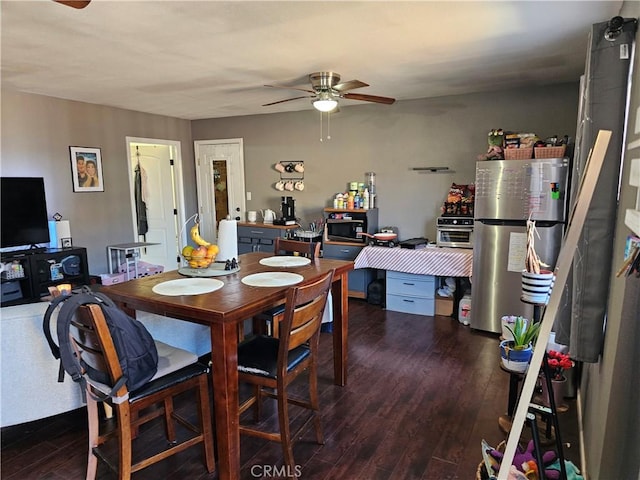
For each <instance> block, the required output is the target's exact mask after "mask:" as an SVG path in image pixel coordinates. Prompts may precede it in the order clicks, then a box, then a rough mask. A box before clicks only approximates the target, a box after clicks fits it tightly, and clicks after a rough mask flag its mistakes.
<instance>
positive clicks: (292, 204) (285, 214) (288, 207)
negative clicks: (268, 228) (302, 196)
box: [273, 197, 297, 225]
mask: <svg viewBox="0 0 640 480" xmlns="http://www.w3.org/2000/svg"><path fill="white" fill-rule="evenodd" d="M281 198H282V203H281V205H280V211H281V212H282V215H281V217H280V218H278V219H276V220H275V221H274V222H273V223H274V224H275V225H295V224H296V223H297V222H296V201H295V200H294V198H293V197H281Z"/></svg>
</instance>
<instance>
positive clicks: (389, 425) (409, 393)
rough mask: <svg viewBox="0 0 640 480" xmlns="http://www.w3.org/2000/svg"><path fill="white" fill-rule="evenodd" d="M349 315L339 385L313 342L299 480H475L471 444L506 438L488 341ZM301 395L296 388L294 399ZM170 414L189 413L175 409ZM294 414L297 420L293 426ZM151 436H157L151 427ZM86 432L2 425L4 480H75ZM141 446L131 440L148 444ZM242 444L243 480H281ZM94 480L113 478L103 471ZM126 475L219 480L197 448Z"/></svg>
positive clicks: (276, 455) (439, 323)
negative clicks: (315, 381) (313, 379)
mask: <svg viewBox="0 0 640 480" xmlns="http://www.w3.org/2000/svg"><path fill="white" fill-rule="evenodd" d="M350 318H351V321H350V333H349V378H348V384H347V386H346V387H338V386H335V385H333V381H332V378H333V368H332V362H331V352H332V349H331V340H332V339H331V335H330V334H328V333H323V334H322V335H321V344H322V346H323V347H324V348H323V349H322V350H323V351H322V358H321V362H320V372H319V376H320V378H319V388H320V403H321V408H322V421H323V427H324V434H325V445H323V446H321V445H318V444H316V443H315V436H314V434H313V431H312V430H310V431H307V433H305V434H304V435H303V437H302V438H301V439H300V440H298V441H297V442H296V444H295V445H294V457H295V459H296V464H297V465H299V467H300V471H301V478H304V479H313V480H321V479H322V480H329V479H331V480H339V479H354V480H355V479H362V480H365V479H366V480H391V479H393V480H397V479H422V480H441V479H474V478H475V477H476V469H477V467H478V463H479V462H480V459H481V454H480V441H481V440H482V439H483V438H484V439H486V440H487V441H488V442H489V443H490V444H492V445H497V444H498V443H499V442H500V441H502V440H504V439H505V436H504V434H503V433H502V432H501V431H500V429H499V428H498V417H499V416H500V415H502V414H504V413H505V412H506V408H507V393H508V383H509V376H508V375H507V374H506V373H505V372H504V371H502V370H501V369H500V368H499V353H498V338H497V336H494V335H490V334H485V333H481V332H478V331H474V330H471V329H470V328H469V327H465V326H463V325H461V324H460V323H458V322H457V321H456V320H454V319H452V318H449V317H422V316H416V315H406V314H401V313H396V312H388V311H386V310H383V309H381V308H380V307H379V306H372V305H368V304H367V303H366V302H364V301H362V300H353V299H352V300H350ZM303 379H304V378H303ZM67 381H69V380H67ZM301 388H302V387H301V386H300V383H299V382H297V383H296V384H294V385H293V386H292V391H293V392H295V391H297V390H300V389H301ZM567 403H568V404H569V410H568V412H566V413H562V414H561V415H560V421H561V434H562V439H563V441H564V442H565V443H569V444H570V447H569V448H567V447H565V456H566V457H567V458H568V459H570V460H572V461H573V462H574V463H575V464H576V465H578V466H579V465H580V463H579V446H578V441H577V440H578V436H577V422H576V416H575V402H574V401H573V400H568V401H567ZM183 404H184V405H183ZM178 406H179V408H181V409H184V408H186V407H187V405H186V402H184V401H182V402H180V401H179V402H178ZM265 407H266V408H265V409H264V413H265V417H264V420H263V423H264V424H265V425H266V426H273V425H275V416H274V413H275V411H274V408H273V406H272V405H271V402H270V401H267V403H266V404H265ZM292 408H293V409H294V410H292V415H294V419H293V422H294V423H295V422H296V421H298V420H300V419H299V418H297V417H295V415H296V414H297V410H295V408H296V407H292ZM248 413H249V412H247V414H248ZM153 428H155V429H157V432H156V433H159V432H160V430H159V429H160V426H159V425H157V426H154V427H152V429H153ZM525 430H526V428H525ZM86 431H87V428H86V415H85V412H84V410H83V409H80V410H76V411H73V412H70V413H67V414H64V415H58V416H55V417H51V418H47V419H44V420H39V421H36V422H31V423H28V424H23V425H17V426H13V427H7V428H4V429H3V430H2V432H1V433H2V452H1V454H2V464H1V466H2V478H3V479H4V480H14V479H15V480H18V479H19V480H24V479H49V480H58V479H60V480H62V479H65V480H69V479H81V478H84V474H85V468H86V442H87V433H86ZM143 433H144V434H145V435H146V434H147V433H149V432H143ZM152 433H153V432H152ZM525 435H526V432H525ZM144 438H146V437H141V439H139V440H137V442H146V440H144ZM151 443H152V442H151ZM137 446H138V447H139V448H148V446H149V445H148V444H147V443H144V444H143V445H137ZM241 447H242V448H241V452H242V453H241V464H242V478H243V479H255V478H283V470H282V468H283V467H282V453H281V450H280V446H279V445H278V444H276V443H272V442H267V441H264V440H260V439H255V438H250V437H244V436H243V437H242V439H241ZM134 448H135V447H134ZM549 448H551V447H549ZM98 478H99V479H112V478H116V476H115V475H114V474H112V473H111V472H110V471H109V470H108V469H107V468H106V467H105V466H104V465H102V464H101V465H100V466H99V468H98ZM133 478H134V479H140V480H143V479H153V480H157V479H165V478H166V479H168V478H171V479H178V478H180V479H189V480H193V479H215V478H217V475H216V474H213V475H209V474H207V473H206V470H205V468H204V465H203V463H202V460H201V450H200V448H198V447H195V448H191V449H189V450H187V451H185V452H182V453H181V454H178V455H177V456H174V457H172V458H170V459H167V460H165V461H163V462H161V463H160V464H158V465H154V466H152V467H150V468H148V469H145V470H143V471H141V472H138V473H136V474H134V476H133Z"/></svg>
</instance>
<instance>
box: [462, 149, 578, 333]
mask: <svg viewBox="0 0 640 480" xmlns="http://www.w3.org/2000/svg"><path fill="white" fill-rule="evenodd" d="M568 175H569V161H568V159H564V158H551V159H541V160H488V161H481V162H477V163H476V192H475V210H474V231H473V236H474V241H473V282H472V289H471V290H472V298H471V327H472V328H475V329H478V330H484V331H488V332H495V333H498V332H500V330H501V321H500V319H501V318H502V316H504V315H523V316H524V317H526V318H529V319H531V318H532V317H533V306H532V305H529V304H527V303H524V302H522V301H520V294H521V273H522V270H523V269H524V257H525V252H526V240H527V238H526V237H527V234H526V222H527V219H528V218H529V217H531V219H532V220H535V221H536V229H537V231H538V233H539V238H536V239H535V248H536V252H537V253H538V256H539V257H540V259H541V260H542V261H543V262H544V263H546V264H548V265H550V267H552V268H553V267H554V266H555V262H556V260H557V257H558V252H559V251H560V245H561V243H562V236H563V234H564V229H565V218H566V213H567V198H568V194H567V185H568V181H567V180H568Z"/></svg>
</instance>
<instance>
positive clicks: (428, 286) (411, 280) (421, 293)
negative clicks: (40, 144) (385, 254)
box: [387, 270, 436, 299]
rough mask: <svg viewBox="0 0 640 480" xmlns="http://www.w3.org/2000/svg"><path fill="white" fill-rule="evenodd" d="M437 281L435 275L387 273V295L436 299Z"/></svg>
mask: <svg viewBox="0 0 640 480" xmlns="http://www.w3.org/2000/svg"><path fill="white" fill-rule="evenodd" d="M435 291H436V280H435V277H434V276H433V275H415V274H411V273H401V272H394V271H391V270H390V271H388V272H387V293H390V294H393V295H408V296H411V297H422V298H429V299H434V298H435Z"/></svg>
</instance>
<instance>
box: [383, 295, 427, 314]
mask: <svg viewBox="0 0 640 480" xmlns="http://www.w3.org/2000/svg"><path fill="white" fill-rule="evenodd" d="M387 310H391V311H393V312H402V313H413V314H415V315H429V316H433V315H434V314H435V299H434V298H422V297H409V296H406V295H391V294H389V292H388V291H387Z"/></svg>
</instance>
